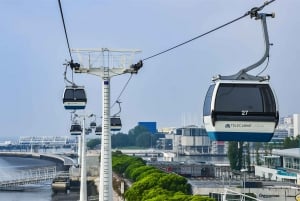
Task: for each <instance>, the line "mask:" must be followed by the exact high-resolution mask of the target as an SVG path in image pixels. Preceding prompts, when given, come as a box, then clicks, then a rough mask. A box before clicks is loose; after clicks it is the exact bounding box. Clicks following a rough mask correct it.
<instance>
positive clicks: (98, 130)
mask: <svg viewBox="0 0 300 201" xmlns="http://www.w3.org/2000/svg"><path fill="white" fill-rule="evenodd" d="M95 134H96V135H102V126H97V127H96V129H95Z"/></svg>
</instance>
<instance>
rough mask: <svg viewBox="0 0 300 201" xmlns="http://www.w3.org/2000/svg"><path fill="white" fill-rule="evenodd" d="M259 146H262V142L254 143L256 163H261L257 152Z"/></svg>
mask: <svg viewBox="0 0 300 201" xmlns="http://www.w3.org/2000/svg"><path fill="white" fill-rule="evenodd" d="M261 146H262V143H260V142H255V143H254V150H255V163H256V165H261V160H260V154H259V149H260V148H261Z"/></svg>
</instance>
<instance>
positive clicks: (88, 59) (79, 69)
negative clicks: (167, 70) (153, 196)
mask: <svg viewBox="0 0 300 201" xmlns="http://www.w3.org/2000/svg"><path fill="white" fill-rule="evenodd" d="M72 52H73V53H77V54H78V59H79V65H72V64H71V67H73V70H74V72H75V73H87V74H91V75H96V76H98V77H101V78H102V140H101V162H100V185H99V187H100V189H99V201H112V200H113V197H112V195H113V189H112V156H111V134H110V131H111V122H110V121H111V117H110V108H111V107H110V79H111V78H112V77H113V76H117V75H122V74H125V73H135V74H136V73H137V72H138V70H139V69H140V68H141V67H142V66H143V63H142V61H139V62H138V63H137V64H134V65H132V63H133V59H134V55H135V54H136V53H139V52H141V51H140V50H137V49H132V50H129V49H108V48H100V49H72Z"/></svg>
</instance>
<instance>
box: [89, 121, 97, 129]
mask: <svg viewBox="0 0 300 201" xmlns="http://www.w3.org/2000/svg"><path fill="white" fill-rule="evenodd" d="M96 126H97V124H96V122H94V121H92V122H91V123H90V127H91V128H92V129H94V128H96Z"/></svg>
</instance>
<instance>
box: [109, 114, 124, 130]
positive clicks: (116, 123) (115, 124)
mask: <svg viewBox="0 0 300 201" xmlns="http://www.w3.org/2000/svg"><path fill="white" fill-rule="evenodd" d="M121 128H122V122H121V118H120V117H118V116H113V117H111V118H110V130H111V131H120V130H121Z"/></svg>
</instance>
